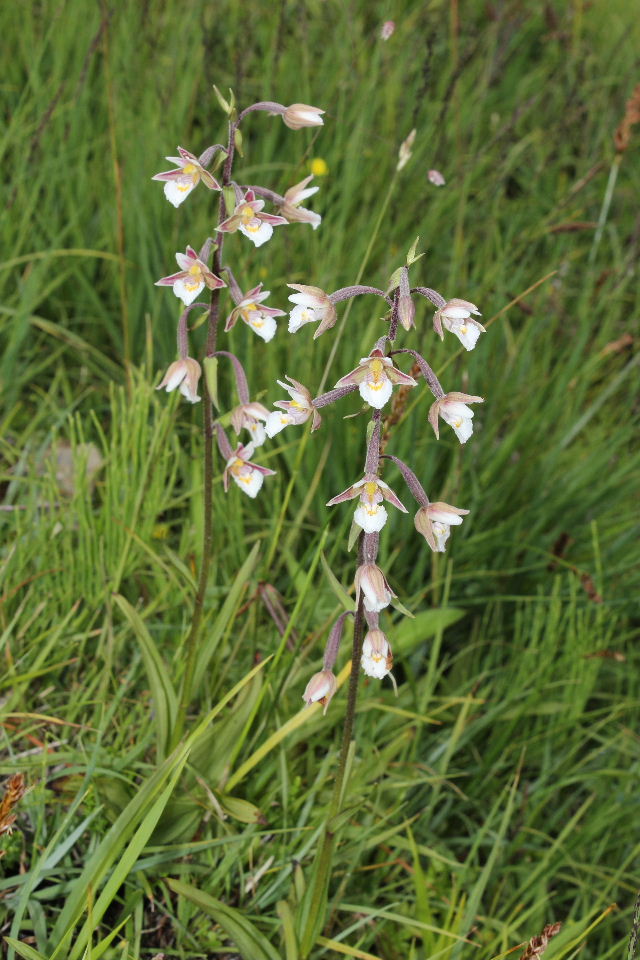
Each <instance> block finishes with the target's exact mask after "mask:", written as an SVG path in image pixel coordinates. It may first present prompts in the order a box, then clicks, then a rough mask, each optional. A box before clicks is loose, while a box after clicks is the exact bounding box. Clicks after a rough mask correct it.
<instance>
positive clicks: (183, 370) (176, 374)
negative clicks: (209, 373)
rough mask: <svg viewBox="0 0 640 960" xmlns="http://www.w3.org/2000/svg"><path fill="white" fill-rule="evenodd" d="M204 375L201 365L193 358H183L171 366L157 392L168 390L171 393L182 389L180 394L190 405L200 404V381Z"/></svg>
mask: <svg viewBox="0 0 640 960" xmlns="http://www.w3.org/2000/svg"><path fill="white" fill-rule="evenodd" d="M201 374H202V370H201V369H200V364H199V363H198V361H197V360H194V359H193V357H183V358H182V359H180V360H176V361H175V362H174V363H172V364H170V366H169V369H168V370H167V372H166V373H165V375H164V378H163V380H162V382H161V383H159V384H158V386H157V387H156V390H166V391H167V393H171V391H172V390H175V389H176V388H178V387H179V388H180V393H181V394H182V396H183V397H186V398H187V400H188V401H189V402H190V403H198V401H199V400H200V397H199V396H198V380H199V379H200V376H201Z"/></svg>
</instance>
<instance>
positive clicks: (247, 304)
mask: <svg viewBox="0 0 640 960" xmlns="http://www.w3.org/2000/svg"><path fill="white" fill-rule="evenodd" d="M270 295H271V293H270V291H269V290H263V289H262V284H261V283H259V284H258V286H257V287H254V288H253V289H252V290H249V291H248V293H245V294H244V295H243V297H242V299H241V300H240V302H239V303H238V304H237V306H236V307H234V309H233V310H232V311H231V313H230V314H229V316H228V317H227V322H226V323H225V325H224V329H225V333H226V332H227V331H228V330H231V329H233V327H235V325H236V323H237V322H238V320H239V319H241V320H244V322H245V323H246V325H247V326H248V327H251V329H252V330H253V331H254V333H257V334H258V336H259V337H262V339H263V340H264V341H265V343H268V342H269V340H272V339H273V337H274V336H275V333H276V321H275V320H274V317H283V316H284V310H278V309H277V308H276V307H264V306H261V304H262V301H263V300H266V299H267V297H268V296H270Z"/></svg>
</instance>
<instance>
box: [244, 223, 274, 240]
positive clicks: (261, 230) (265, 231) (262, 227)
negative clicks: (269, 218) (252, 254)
mask: <svg viewBox="0 0 640 960" xmlns="http://www.w3.org/2000/svg"><path fill="white" fill-rule="evenodd" d="M254 222H255V223H257V224H259V226H258V227H254V226H253V223H254ZM238 229H239V230H240V233H243V234H244V235H245V237H248V238H249V240H251V241H252V242H253V243H254V244H255V245H256V247H261V246H262V244H263V243H266V242H267V240H270V239H271V237H272V236H273V227H272V226H271V224H269V223H262V222H261V221H260V220H256V221H251V222H250V223H248V224H244V223H243V224H241V225H240V226H239V227H238Z"/></svg>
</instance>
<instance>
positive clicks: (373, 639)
mask: <svg viewBox="0 0 640 960" xmlns="http://www.w3.org/2000/svg"><path fill="white" fill-rule="evenodd" d="M361 662H362V669H363V670H364V672H365V673H366V675H367V676H368V677H375V679H376V680H382V678H383V677H386V675H387V674H388V673H390V672H391V667H392V666H393V654H392V653H391V647H390V645H389V641H388V639H387V637H386V635H385V634H384V633H383V632H382V630H377V629H376V630H369V632H368V633H367V635H366V637H365V638H364V640H363V641H362V661H361Z"/></svg>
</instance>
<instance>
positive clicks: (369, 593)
mask: <svg viewBox="0 0 640 960" xmlns="http://www.w3.org/2000/svg"><path fill="white" fill-rule="evenodd" d="M355 586H356V603H359V602H360V592H361V591H362V593H363V594H364V608H365V610H368V611H369V613H377V612H378V611H379V610H383V609H384V608H385V607H388V606H389V604H390V603H391V600H392V598H393V597H395V596H396V594H395V593H394V592H393V590H392V589H391V587H390V586H389V584H388V583H387V578H386V577H385V575H384V573H383V572H382V570H381V569H380V567H379V566H378V565H377V564H375V563H363V564H362V565H361V566H359V567H358V569H357V570H356V576H355Z"/></svg>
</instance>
